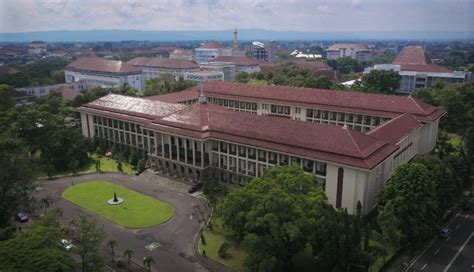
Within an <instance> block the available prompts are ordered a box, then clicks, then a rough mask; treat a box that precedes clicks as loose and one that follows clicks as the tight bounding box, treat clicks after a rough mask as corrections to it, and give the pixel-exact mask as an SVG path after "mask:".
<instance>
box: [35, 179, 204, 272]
mask: <svg viewBox="0 0 474 272" xmlns="http://www.w3.org/2000/svg"><path fill="white" fill-rule="evenodd" d="M95 180H105V181H112V180H115V182H116V184H119V185H122V186H125V187H127V188H130V189H132V190H135V191H137V192H140V193H142V194H146V195H149V196H151V197H154V198H158V199H160V200H162V201H165V202H168V203H170V204H171V205H172V206H173V207H174V208H175V212H176V213H175V215H174V216H173V217H172V218H171V219H170V220H169V221H167V222H165V223H163V224H161V225H158V226H154V227H150V228H146V229H127V228H124V227H122V226H119V225H116V224H114V223H112V222H110V221H108V220H106V219H104V218H102V217H101V216H98V215H96V214H94V213H92V212H89V211H87V210H85V209H83V208H81V207H79V206H77V205H75V204H73V203H71V202H69V201H67V200H65V199H63V198H62V192H63V191H64V190H65V189H66V188H68V187H69V186H71V185H72V184H73V183H74V184H76V183H81V182H88V181H95ZM40 186H41V187H42V188H43V190H41V191H40V192H39V193H38V196H39V197H42V196H45V195H51V196H52V197H53V198H54V199H55V201H54V203H53V205H51V208H54V207H59V208H61V209H62V210H63V220H64V222H65V223H67V222H69V220H71V219H72V218H73V217H74V216H77V215H78V214H86V215H88V216H92V217H94V218H95V219H96V220H97V222H98V224H101V225H103V226H104V229H105V231H106V233H107V238H106V241H108V240H111V239H114V240H116V241H117V243H118V246H117V248H116V250H115V252H116V254H117V255H122V253H123V251H124V250H125V249H127V248H128V249H131V250H133V251H134V253H135V255H134V257H133V258H132V260H133V261H135V262H136V263H138V264H141V263H142V259H143V257H144V256H152V257H153V258H154V259H155V261H156V264H155V265H154V266H153V269H152V270H153V271H183V272H186V271H209V270H208V269H207V268H206V267H204V266H203V265H202V264H201V263H200V262H199V261H198V259H197V257H196V255H195V251H194V248H193V246H194V244H195V242H196V241H197V238H198V237H197V236H198V233H199V230H200V229H201V228H202V227H203V224H204V223H203V221H202V220H201V215H200V213H199V212H197V210H198V209H200V210H201V211H203V213H204V217H207V216H208V214H209V209H208V206H207V205H206V203H205V202H204V201H203V200H200V199H198V198H196V197H193V196H190V195H189V194H186V193H182V192H178V191H175V190H173V189H170V188H168V187H165V186H162V185H160V184H157V183H155V182H149V181H147V180H146V179H145V178H142V177H140V176H139V177H135V176H130V175H125V174H112V173H104V174H88V175H83V176H78V177H65V178H59V179H56V180H48V181H42V182H41V185H40ZM195 206H196V207H199V208H196V207H195ZM106 241H104V245H103V250H104V251H105V250H106V247H105V243H106ZM150 243H157V244H158V245H159V247H158V248H157V249H155V250H153V251H150V250H148V249H146V248H145V246H146V245H149V244H150Z"/></svg>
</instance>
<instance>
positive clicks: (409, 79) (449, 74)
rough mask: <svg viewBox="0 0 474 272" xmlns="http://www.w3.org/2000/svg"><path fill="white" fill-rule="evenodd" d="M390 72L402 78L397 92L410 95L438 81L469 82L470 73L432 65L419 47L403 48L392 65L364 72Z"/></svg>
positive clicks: (375, 66) (376, 66) (378, 66)
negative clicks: (394, 72) (396, 73)
mask: <svg viewBox="0 0 474 272" xmlns="http://www.w3.org/2000/svg"><path fill="white" fill-rule="evenodd" d="M372 70H392V71H396V72H398V74H400V76H401V77H402V79H401V81H400V89H399V90H398V92H400V93H405V94H410V93H412V92H413V91H415V89H418V88H428V87H431V86H432V85H433V84H434V83H435V82H436V81H438V80H440V81H442V82H443V83H444V84H451V83H463V82H469V81H470V77H471V73H469V72H462V71H454V72H453V71H451V70H449V69H446V68H444V67H441V66H439V65H437V64H434V63H432V61H431V60H430V59H429V57H428V56H427V55H426V53H425V51H424V50H423V48H422V47H421V46H405V48H403V50H402V51H401V52H400V54H398V55H397V57H396V58H395V59H394V60H393V62H392V64H376V65H374V67H369V68H366V69H365V70H364V74H368V73H370V72H371V71H372Z"/></svg>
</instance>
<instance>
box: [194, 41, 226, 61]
mask: <svg viewBox="0 0 474 272" xmlns="http://www.w3.org/2000/svg"><path fill="white" fill-rule="evenodd" d="M195 52H196V62H197V64H201V63H204V62H209V61H212V59H214V58H217V57H219V56H232V48H225V47H224V46H222V45H221V44H219V43H217V42H215V41H210V42H207V43H205V44H204V45H202V46H201V47H198V48H196V49H195Z"/></svg>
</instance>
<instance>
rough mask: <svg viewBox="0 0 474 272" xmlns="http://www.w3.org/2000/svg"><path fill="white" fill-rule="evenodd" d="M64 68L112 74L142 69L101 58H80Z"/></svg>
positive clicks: (134, 71)
mask: <svg viewBox="0 0 474 272" xmlns="http://www.w3.org/2000/svg"><path fill="white" fill-rule="evenodd" d="M66 69H72V70H81V71H95V72H104V73H114V74H129V73H141V72H142V70H141V69H140V68H137V67H135V66H133V65H131V64H128V63H126V62H123V61H118V60H105V59H102V58H80V59H78V60H76V61H74V62H73V63H71V64H69V65H68V66H66Z"/></svg>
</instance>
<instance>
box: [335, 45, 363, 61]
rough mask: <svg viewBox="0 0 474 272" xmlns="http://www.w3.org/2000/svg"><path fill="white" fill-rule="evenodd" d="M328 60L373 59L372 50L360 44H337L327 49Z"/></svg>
mask: <svg viewBox="0 0 474 272" xmlns="http://www.w3.org/2000/svg"><path fill="white" fill-rule="evenodd" d="M326 53H327V59H339V58H344V57H350V58H352V59H355V60H359V61H368V60H371V59H372V50H370V49H369V47H367V45H365V44H358V43H335V44H333V45H331V46H330V47H329V48H328V49H326Z"/></svg>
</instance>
